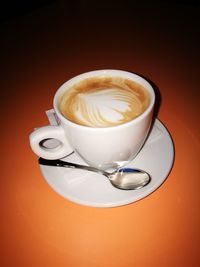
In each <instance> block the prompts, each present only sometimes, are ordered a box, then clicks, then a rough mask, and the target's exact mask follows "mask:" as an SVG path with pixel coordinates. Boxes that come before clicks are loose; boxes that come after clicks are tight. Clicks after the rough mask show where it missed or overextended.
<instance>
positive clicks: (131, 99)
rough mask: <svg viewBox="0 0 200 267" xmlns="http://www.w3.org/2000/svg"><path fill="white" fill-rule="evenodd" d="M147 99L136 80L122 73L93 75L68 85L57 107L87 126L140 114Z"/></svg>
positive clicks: (105, 124) (120, 121)
mask: <svg viewBox="0 0 200 267" xmlns="http://www.w3.org/2000/svg"><path fill="white" fill-rule="evenodd" d="M149 102H150V97H149V93H148V92H147V90H146V89H145V88H144V87H143V86H142V85H140V84H139V83H137V82H135V81H132V80H129V79H126V78H121V77H108V76H105V77H104V76H103V77H92V78H87V79H84V80H82V81H80V82H78V83H76V84H75V85H73V86H72V87H71V88H69V89H68V90H67V91H66V92H65V93H64V94H63V95H62V96H61V98H60V101H59V110H60V112H61V113H62V115H63V116H64V117H66V118H67V119H68V120H70V121H72V122H74V123H76V124H80V125H84V126H88V127H111V126H115V125H119V124H123V123H126V122H129V121H131V120H132V119H134V118H136V117H138V116H139V115H140V114H142V113H143V112H144V111H145V110H146V109H147V107H148V105H149Z"/></svg>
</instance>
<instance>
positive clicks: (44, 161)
mask: <svg viewBox="0 0 200 267" xmlns="http://www.w3.org/2000/svg"><path fill="white" fill-rule="evenodd" d="M38 162H39V164H41V165H46V166H54V167H55V166H56V167H66V168H70V169H82V170H86V171H91V172H97V173H101V174H103V175H105V176H106V177H107V176H108V173H107V172H105V171H103V170H99V169H97V168H94V167H91V166H85V165H80V164H76V163H72V162H66V161H64V160H60V159H52V160H49V159H43V158H39V160H38Z"/></svg>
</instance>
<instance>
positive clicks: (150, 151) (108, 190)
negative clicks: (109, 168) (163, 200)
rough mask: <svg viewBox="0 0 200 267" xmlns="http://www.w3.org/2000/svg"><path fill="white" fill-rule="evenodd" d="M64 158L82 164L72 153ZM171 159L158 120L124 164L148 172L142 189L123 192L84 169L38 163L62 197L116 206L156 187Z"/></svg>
mask: <svg viewBox="0 0 200 267" xmlns="http://www.w3.org/2000/svg"><path fill="white" fill-rule="evenodd" d="M64 160H65V161H70V162H75V163H79V164H85V163H84V161H83V160H81V159H80V157H79V156H78V155H76V154H75V153H73V154H71V155H70V156H68V157H66V158H64ZM173 160H174V147H173V143H172V140H171V137H170V135H169V133H168V131H167V130H166V128H165V127H164V125H163V124H162V123H161V122H160V121H159V120H157V119H156V120H155V123H154V125H153V128H152V131H151V133H150V135H149V137H148V139H147V141H146V143H145V145H144V146H143V148H142V150H141V151H140V153H139V154H138V155H137V157H136V158H135V159H134V160H133V161H132V162H131V163H129V164H128V165H127V166H128V167H133V168H139V169H143V170H145V171H147V172H148V173H149V174H150V175H151V178H152V180H151V182H150V183H149V184H148V185H147V186H145V187H144V188H142V189H138V190H132V191H125V190H119V189H116V188H114V187H113V186H112V185H111V184H110V182H109V181H108V180H107V178H106V177H104V176H103V175H100V174H96V173H92V172H87V171H84V170H74V169H66V168H63V167H49V166H43V165H41V166H40V168H41V171H42V174H43V176H44V178H45V180H46V181H47V183H48V184H49V185H50V187H52V189H53V190H54V191H55V192H57V193H58V194H60V195H61V196H63V197H64V198H66V199H68V200H70V201H72V202H75V203H78V204H82V205H86V206H93V207H116V206H122V205H126V204H129V203H132V202H135V201H137V200H139V199H142V198H144V197H146V196H147V195H149V194H150V193H152V192H153V191H154V190H156V189H157V188H158V187H159V186H160V185H161V184H162V183H163V182H164V180H165V179H166V178H167V176H168V174H169V172H170V170H171V168H172V164H173Z"/></svg>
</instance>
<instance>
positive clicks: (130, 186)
mask: <svg viewBox="0 0 200 267" xmlns="http://www.w3.org/2000/svg"><path fill="white" fill-rule="evenodd" d="M38 162H39V164H41V165H47V166H54V167H55V166H56V167H65V168H72V169H82V170H87V171H92V172H96V173H100V174H102V175H104V176H105V177H107V178H108V179H109V181H110V183H111V184H112V185H113V186H114V187H116V188H118V189H122V190H136V189H140V188H142V187H144V186H146V185H147V184H148V183H149V182H150V181H151V177H150V175H149V174H148V173H147V172H145V171H142V170H139V169H132V168H121V169H119V170H116V171H114V172H112V173H109V172H106V171H103V170H100V169H97V168H94V167H91V166H85V165H80V164H75V163H71V162H66V161H63V160H59V159H58V160H48V159H43V158H39V160H38Z"/></svg>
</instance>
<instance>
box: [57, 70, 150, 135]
mask: <svg viewBox="0 0 200 267" xmlns="http://www.w3.org/2000/svg"><path fill="white" fill-rule="evenodd" d="M100 75H102V76H103V75H112V76H123V77H125V78H128V79H131V80H134V81H136V82H138V83H140V84H141V85H142V86H144V87H145V89H146V90H147V91H148V92H149V95H150V104H149V105H148V107H147V109H146V110H145V111H144V112H143V113H142V114H140V115H139V116H138V117H136V118H133V119H132V120H131V121H128V122H125V123H122V124H118V125H112V126H106V127H90V126H87V125H82V124H77V123H75V122H73V121H70V120H68V119H67V118H65V117H64V116H63V115H62V113H61V112H60V110H59V108H58V103H59V98H60V96H61V95H63V93H64V92H65V91H66V87H67V88H70V87H71V86H73V85H74V84H75V83H77V82H79V81H81V80H83V79H87V78H91V77H95V76H100ZM154 104H155V92H154V89H153V87H152V85H151V84H150V83H149V82H148V81H147V80H146V79H145V78H143V77H142V76H140V75H139V74H136V73H134V72H128V71H124V70H117V69H101V70H93V71H88V72H84V73H81V74H79V75H77V76H74V77H73V78H71V79H69V80H67V81H66V82H65V83H63V84H62V85H61V86H60V87H59V88H58V89H57V91H56V93H55V95H54V99H53V107H54V110H55V113H56V114H57V116H58V118H59V119H60V120H61V121H62V122H64V123H65V124H69V125H72V126H74V127H78V128H81V129H90V130H91V131H96V130H98V131H105V130H106V131H108V130H111V129H116V128H123V127H127V126H128V125H130V124H136V123H138V122H139V121H141V120H142V119H143V118H144V117H146V116H147V115H148V114H149V113H150V112H151V111H152V109H153V107H154Z"/></svg>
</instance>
